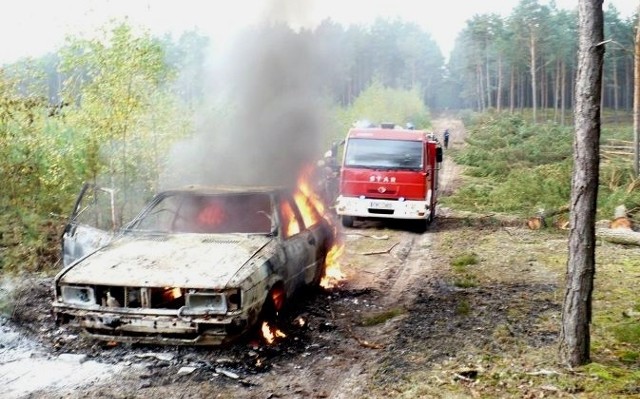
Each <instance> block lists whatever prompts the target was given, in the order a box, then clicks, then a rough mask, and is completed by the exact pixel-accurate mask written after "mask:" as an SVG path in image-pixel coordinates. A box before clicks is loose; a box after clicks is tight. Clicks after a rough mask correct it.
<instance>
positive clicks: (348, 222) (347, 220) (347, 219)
mask: <svg viewBox="0 0 640 399" xmlns="http://www.w3.org/2000/svg"><path fill="white" fill-rule="evenodd" d="M340 219H341V220H342V225H343V226H344V227H353V216H347V215H342V216H341V217H340Z"/></svg>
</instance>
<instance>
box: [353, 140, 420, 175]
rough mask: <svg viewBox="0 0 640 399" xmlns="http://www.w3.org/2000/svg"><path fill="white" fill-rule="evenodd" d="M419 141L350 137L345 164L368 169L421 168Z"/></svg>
mask: <svg viewBox="0 0 640 399" xmlns="http://www.w3.org/2000/svg"><path fill="white" fill-rule="evenodd" d="M422 165H423V151H422V142H421V141H409V140H380V139H361V138H358V139H350V140H349V143H348V145H347V149H346V154H345V166H351V167H362V168H368V169H422Z"/></svg>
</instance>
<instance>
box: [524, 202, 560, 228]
mask: <svg viewBox="0 0 640 399" xmlns="http://www.w3.org/2000/svg"><path fill="white" fill-rule="evenodd" d="M567 212H569V205H565V206H562V207H560V208H557V209H549V210H547V211H540V212H538V214H537V215H535V216H532V217H530V218H529V219H527V227H528V228H529V229H531V230H540V229H541V228H543V227H546V226H547V219H548V218H550V217H552V216H556V215H561V214H563V213H567ZM563 225H564V223H563ZM564 227H566V226H562V227H561V228H564Z"/></svg>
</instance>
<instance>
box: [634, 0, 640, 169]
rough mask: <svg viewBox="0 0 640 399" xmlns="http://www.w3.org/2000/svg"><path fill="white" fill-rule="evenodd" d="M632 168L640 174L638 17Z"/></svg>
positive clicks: (639, 27)
mask: <svg viewBox="0 0 640 399" xmlns="http://www.w3.org/2000/svg"><path fill="white" fill-rule="evenodd" d="M638 12H640V7H638ZM633 59H634V61H635V63H634V67H633V78H634V79H633V152H634V156H633V170H634V171H635V172H636V177H637V176H640V139H639V135H640V19H638V26H636V45H635V52H634V57H633Z"/></svg>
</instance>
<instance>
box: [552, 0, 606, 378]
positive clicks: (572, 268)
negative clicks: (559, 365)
mask: <svg viewBox="0 0 640 399" xmlns="http://www.w3.org/2000/svg"><path fill="white" fill-rule="evenodd" d="M602 2H603V0H580V2H579V5H578V33H579V39H578V40H579V46H578V75H577V81H576V89H575V91H576V107H575V110H574V117H575V138H574V141H573V151H574V155H573V162H574V165H573V176H572V179H571V217H570V219H571V231H570V233H569V259H568V262H567V276H566V292H565V297H564V306H563V309H562V331H561V337H560V356H561V358H562V360H563V361H564V362H565V363H567V364H568V365H570V366H578V365H581V364H586V363H587V362H589V343H590V337H589V324H590V322H591V294H592V292H593V276H594V274H595V218H596V199H597V196H598V171H599V164H598V161H599V148H598V147H599V144H600V143H599V142H600V98H601V94H602V93H601V89H602V64H603V58H604V44H603V43H602V42H603V38H604V18H603V12H602Z"/></svg>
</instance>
